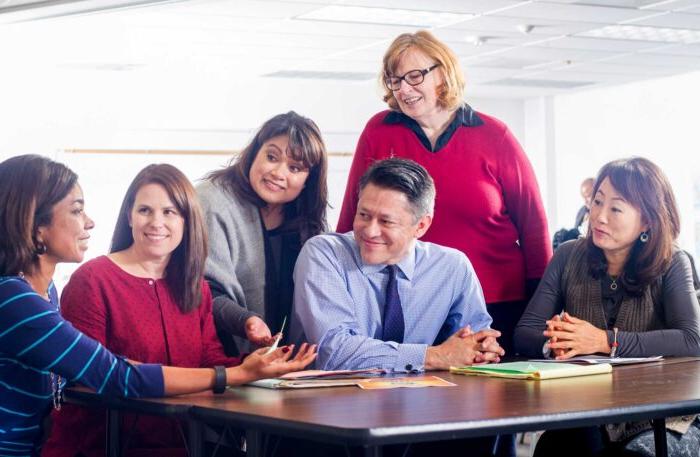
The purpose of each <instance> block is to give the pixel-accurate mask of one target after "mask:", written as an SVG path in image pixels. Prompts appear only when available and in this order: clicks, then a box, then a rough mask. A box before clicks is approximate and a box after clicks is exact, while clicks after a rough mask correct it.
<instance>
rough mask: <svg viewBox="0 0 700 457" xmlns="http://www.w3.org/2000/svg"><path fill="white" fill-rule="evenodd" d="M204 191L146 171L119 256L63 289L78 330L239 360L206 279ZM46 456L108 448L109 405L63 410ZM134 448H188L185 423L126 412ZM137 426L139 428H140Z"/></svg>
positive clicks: (140, 348) (148, 351)
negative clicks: (227, 344) (219, 325)
mask: <svg viewBox="0 0 700 457" xmlns="http://www.w3.org/2000/svg"><path fill="white" fill-rule="evenodd" d="M205 233H206V232H205V228H204V223H203V219H202V215H201V210H200V208H199V203H198V201H197V198H196V196H195V193H194V189H193V187H192V185H191V184H190V182H189V181H188V180H187V178H186V177H185V176H184V175H183V174H182V172H180V171H179V170H178V169H177V168H175V167H173V166H171V165H166V164H161V165H150V166H148V167H146V168H145V169H144V170H142V171H141V172H140V173H139V174H138V175H137V176H136V178H135V179H134V181H133V182H132V184H131V186H130V187H129V189H128V190H127V193H126V196H125V197H124V201H123V203H122V207H121V211H120V214H119V218H118V220H117V225H116V228H115V231H114V237H113V239H112V248H111V251H112V252H111V254H109V255H107V256H101V257H98V258H96V259H93V260H91V261H89V262H87V263H85V264H84V265H82V266H81V267H80V268H79V269H78V270H77V271H76V272H75V273H74V274H73V275H72V276H71V279H70V281H69V283H68V284H67V285H66V287H65V289H64V290H63V294H62V298H61V302H62V309H61V312H62V314H63V316H64V317H65V318H66V319H67V320H68V321H70V322H71V323H72V324H73V325H74V326H75V327H76V328H78V329H79V330H81V331H82V332H84V333H85V334H87V335H88V336H90V337H92V338H94V339H95V340H97V341H99V342H100V343H102V344H103V345H104V346H105V347H107V348H108V349H110V350H111V351H113V352H115V353H117V354H121V355H123V356H125V357H127V358H129V359H133V360H139V361H143V362H149V363H162V364H167V365H174V366H179V367H211V366H215V365H225V366H231V365H238V364H239V363H240V359H238V358H228V357H226V356H225V355H224V352H223V348H222V345H221V342H220V341H219V340H218V338H217V336H216V330H215V328H214V320H213V316H212V297H211V292H210V290H209V286H208V285H207V283H206V282H205V281H204V279H203V272H204V262H205V259H206V252H207V247H206V234H205ZM53 419H54V425H53V429H52V431H51V435H50V438H49V441H48V442H47V444H46V446H45V448H44V452H43V455H44V456H52V457H54V456H70V457H73V456H75V455H78V454H83V455H84V456H86V457H92V456H102V455H104V449H105V444H104V437H105V427H104V411H97V410H88V409H84V408H80V407H78V406H74V405H65V406H64V408H63V409H62V410H61V411H60V412H55V413H54V414H53ZM121 429H122V430H123V431H124V432H125V433H127V434H129V433H130V434H131V435H130V438H129V443H130V447H129V449H128V451H127V455H130V456H135V455H149V456H153V455H162V456H172V455H186V453H185V449H184V443H183V440H182V434H181V432H180V430H178V424H177V422H176V421H173V420H169V419H163V418H157V417H149V416H142V417H138V420H137V417H136V416H134V415H124V417H123V423H122V427H121ZM132 430H133V432H132Z"/></svg>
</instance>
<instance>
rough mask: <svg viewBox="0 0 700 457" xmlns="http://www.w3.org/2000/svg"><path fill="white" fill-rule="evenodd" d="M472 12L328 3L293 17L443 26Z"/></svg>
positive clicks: (463, 18) (468, 17)
mask: <svg viewBox="0 0 700 457" xmlns="http://www.w3.org/2000/svg"><path fill="white" fill-rule="evenodd" d="M473 17H474V15H473V14H463V13H446V12H441V11H422V10H404V9H397V8H374V7H364V6H345V5H329V6H324V7H323V8H319V9H317V10H314V11H311V12H309V13H305V14H302V15H299V16H297V17H295V19H310V20H315V21H331V22H358V23H363V24H387V25H409V26H415V27H443V26H446V25H450V24H455V23H457V22H462V21H466V20H467V19H471V18H473Z"/></svg>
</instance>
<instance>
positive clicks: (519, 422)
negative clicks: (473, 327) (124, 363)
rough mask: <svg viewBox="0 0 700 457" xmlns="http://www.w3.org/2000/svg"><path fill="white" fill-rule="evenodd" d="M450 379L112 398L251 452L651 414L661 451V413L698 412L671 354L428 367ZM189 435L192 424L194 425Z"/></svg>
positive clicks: (694, 373)
mask: <svg viewBox="0 0 700 457" xmlns="http://www.w3.org/2000/svg"><path fill="white" fill-rule="evenodd" d="M437 375H439V376H441V377H443V378H445V379H447V380H448V381H451V382H453V383H455V384H457V386H456V387H439V388H420V389H393V390H375V391H363V390H360V389H359V388H357V387H339V388H325V389H306V390H294V391H291V390H286V391H281V390H267V389H261V388H255V387H240V388H235V389H230V390H229V391H228V392H227V393H226V394H224V395H220V396H215V395H209V394H206V395H188V396H183V397H179V398H175V399H161V400H126V401H124V400H121V401H122V402H123V404H122V405H121V406H122V407H124V406H128V407H129V409H132V410H137V411H138V410H141V409H142V408H144V407H145V405H149V406H148V407H150V408H152V407H154V406H155V405H158V406H159V407H163V408H166V407H172V406H173V405H183V404H187V405H188V407H189V410H188V416H189V417H190V419H191V421H192V423H193V424H195V425H194V426H195V427H196V424H198V423H220V424H221V423H225V424H230V425H235V426H240V427H242V428H245V429H246V430H248V437H249V438H248V443H249V448H248V453H249V455H251V456H257V455H260V454H259V452H260V449H259V447H258V444H259V443H260V436H261V434H263V433H274V434H279V435H285V436H292V437H299V438H305V439H310V440H317V441H323V442H331V443H338V444H348V445H354V446H362V447H364V448H365V454H366V455H371V456H379V455H381V446H382V445H385V444H394V443H413V442H423V441H434V440H448V439H457V438H468V437H477V436H486V435H494V434H499V433H516V432H522V431H532V430H544V429H556V428H569V427H579V426H589V425H599V424H605V423H614V422H623V421H635V420H645V419H646V420H656V421H655V426H656V430H657V431H658V433H657V435H656V436H657V456H661V455H665V451H666V442H665V437H666V435H665V433H661V432H663V426H664V421H663V419H664V418H666V417H671V416H681V415H690V414H697V413H700V360H699V359H672V360H666V361H662V362H656V363H651V364H644V365H633V366H621V367H616V368H615V369H614V372H613V373H612V374H605V375H594V376H582V377H575V378H563V379H553V380H547V381H521V380H509V379H498V378H486V377H468V376H460V375H451V374H449V373H437ZM193 433H194V434H195V435H196V431H195V432H193Z"/></svg>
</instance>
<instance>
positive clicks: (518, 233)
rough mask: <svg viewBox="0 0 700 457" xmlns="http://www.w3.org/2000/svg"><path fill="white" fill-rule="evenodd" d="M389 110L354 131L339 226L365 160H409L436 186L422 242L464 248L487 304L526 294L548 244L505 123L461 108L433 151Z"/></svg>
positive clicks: (527, 174) (533, 189)
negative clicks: (445, 137)
mask: <svg viewBox="0 0 700 457" xmlns="http://www.w3.org/2000/svg"><path fill="white" fill-rule="evenodd" d="M389 113H390V112H389V111H383V112H381V113H378V114H376V115H375V116H373V117H372V118H371V119H370V120H369V122H368V123H367V126H366V127H365V130H364V131H363V132H362V135H361V136H360V140H359V142H358V144H357V150H356V151H355V156H354V158H353V162H352V167H351V169H350V176H349V177H348V185H347V188H346V190H345V198H344V199H343V206H342V208H341V212H340V220H339V222H338V231H339V232H346V231H348V230H351V229H352V221H353V218H354V216H355V210H356V208H357V192H358V189H357V186H358V182H359V179H360V177H361V176H362V174H363V173H364V172H365V171H366V170H367V168H368V167H369V166H370V165H371V164H372V162H374V161H375V160H378V159H385V158H388V157H392V156H397V157H404V158H408V159H412V160H415V161H416V162H418V163H419V164H421V165H423V166H424V167H425V168H426V169H427V170H428V172H429V173H430V175H431V176H432V177H433V179H434V180H435V187H436V190H437V196H436V201H435V216H434V219H433V224H432V225H431V227H430V229H429V230H428V232H427V233H426V234H425V235H424V236H423V238H422V240H424V241H431V242H433V243H437V244H441V245H444V246H449V247H452V248H455V249H459V250H460V251H462V252H464V253H465V254H466V255H467V257H469V260H470V261H471V262H472V264H473V265H474V269H475V270H476V273H477V276H478V277H479V281H480V282H481V286H482V288H483V290H484V296H485V298H486V302H487V303H497V302H503V301H511V300H523V299H525V280H526V279H537V278H541V277H542V274H543V273H544V269H545V266H546V265H547V262H548V261H549V259H550V257H551V256H552V247H551V242H550V239H549V233H548V230H547V221H546V217H545V212H544V207H543V205H542V198H541V197H540V191H539V188H538V186H537V180H536V178H535V174H534V172H533V170H532V166H531V165H530V162H529V161H528V159H527V156H526V155H525V153H524V152H523V150H522V148H521V147H520V145H519V144H518V142H517V140H516V139H515V137H514V136H513V134H512V133H511V132H510V130H508V127H506V125H505V124H504V123H503V122H501V121H499V120H497V119H495V118H493V117H490V116H487V115H485V114H482V113H478V116H477V115H476V113H475V112H473V111H472V110H471V108H469V107H468V106H465V121H464V123H462V122H460V123H459V124H458V126H457V128H456V130H454V133H453V134H452V137H451V138H449V140H448V141H447V143H446V144H445V145H444V146H443V147H442V148H441V149H439V150H438V151H437V152H432V151H430V150H428V149H426V147H425V146H424V144H423V143H422V142H421V141H420V139H419V137H418V135H416V133H414V132H413V131H412V130H411V129H410V128H409V127H408V126H407V125H406V123H405V122H395V121H392V122H385V118H386V117H387V115H388V114H389ZM459 114H460V115H461V114H462V113H461V112H460V113H459ZM393 117H394V118H395V117H396V116H395V115H394V116H393ZM468 119H471V120H472V121H474V120H475V121H476V122H471V121H469V120H468Z"/></svg>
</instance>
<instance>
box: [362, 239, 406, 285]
mask: <svg viewBox="0 0 700 457" xmlns="http://www.w3.org/2000/svg"><path fill="white" fill-rule="evenodd" d="M356 246H357V244H356ZM357 255H358V256H359V258H360V270H361V271H362V273H363V274H364V275H365V276H367V275H371V274H374V273H378V272H380V271H382V270H383V269H385V268H386V267H387V264H385V263H379V264H366V263H364V262H363V261H362V255H361V254H360V247H359V246H357ZM396 266H397V267H399V270H401V271H402V272H403V274H404V276H405V277H406V279H408V280H409V281H412V280H413V273H414V271H415V270H416V246H415V244H414V246H413V247H412V248H411V249H410V250H409V251H408V254H406V256H405V257H404V258H403V259H401V260H400V261H399V262H398V263H397V264H396Z"/></svg>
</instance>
